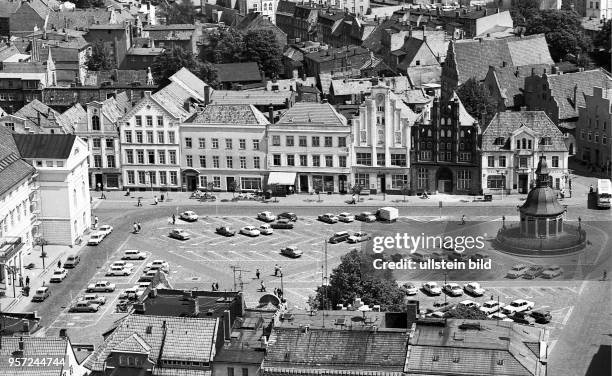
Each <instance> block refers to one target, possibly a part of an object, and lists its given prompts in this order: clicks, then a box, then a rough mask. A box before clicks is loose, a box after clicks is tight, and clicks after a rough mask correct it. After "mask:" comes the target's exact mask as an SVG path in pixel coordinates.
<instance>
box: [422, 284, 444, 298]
mask: <svg viewBox="0 0 612 376" xmlns="http://www.w3.org/2000/svg"><path fill="white" fill-rule="evenodd" d="M423 291H425V292H426V293H428V294H429V295H440V294H442V289H441V288H440V287H439V286H438V284H437V283H436V282H425V283H424V284H423Z"/></svg>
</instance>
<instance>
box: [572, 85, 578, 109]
mask: <svg viewBox="0 0 612 376" xmlns="http://www.w3.org/2000/svg"><path fill="white" fill-rule="evenodd" d="M577 99H578V84H576V85H574V102H573V105H574V108H576V107H577V105H576V100H577Z"/></svg>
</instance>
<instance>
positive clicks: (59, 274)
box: [49, 268, 68, 282]
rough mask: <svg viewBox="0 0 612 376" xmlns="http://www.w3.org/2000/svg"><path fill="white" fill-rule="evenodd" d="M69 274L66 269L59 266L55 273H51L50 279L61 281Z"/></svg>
mask: <svg viewBox="0 0 612 376" xmlns="http://www.w3.org/2000/svg"><path fill="white" fill-rule="evenodd" d="M67 275H68V273H67V272H66V269H64V268H57V269H55V270H54V271H53V274H52V275H51V279H50V280H49V281H50V282H61V281H63V280H64V278H66V276H67Z"/></svg>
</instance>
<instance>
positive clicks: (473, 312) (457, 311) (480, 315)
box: [444, 306, 489, 320]
mask: <svg viewBox="0 0 612 376" xmlns="http://www.w3.org/2000/svg"><path fill="white" fill-rule="evenodd" d="M444 317H446V318H449V319H466V320H488V319H489V318H488V317H487V314H486V313H484V312H482V311H481V310H480V309H478V308H476V307H465V306H457V307H455V308H453V309H451V310H448V311H446V313H445V314H444Z"/></svg>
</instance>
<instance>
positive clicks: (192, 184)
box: [186, 175, 198, 191]
mask: <svg viewBox="0 0 612 376" xmlns="http://www.w3.org/2000/svg"><path fill="white" fill-rule="evenodd" d="M186 178H187V190H188V191H195V190H196V189H197V188H198V177H197V176H195V175H187V176H186Z"/></svg>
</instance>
